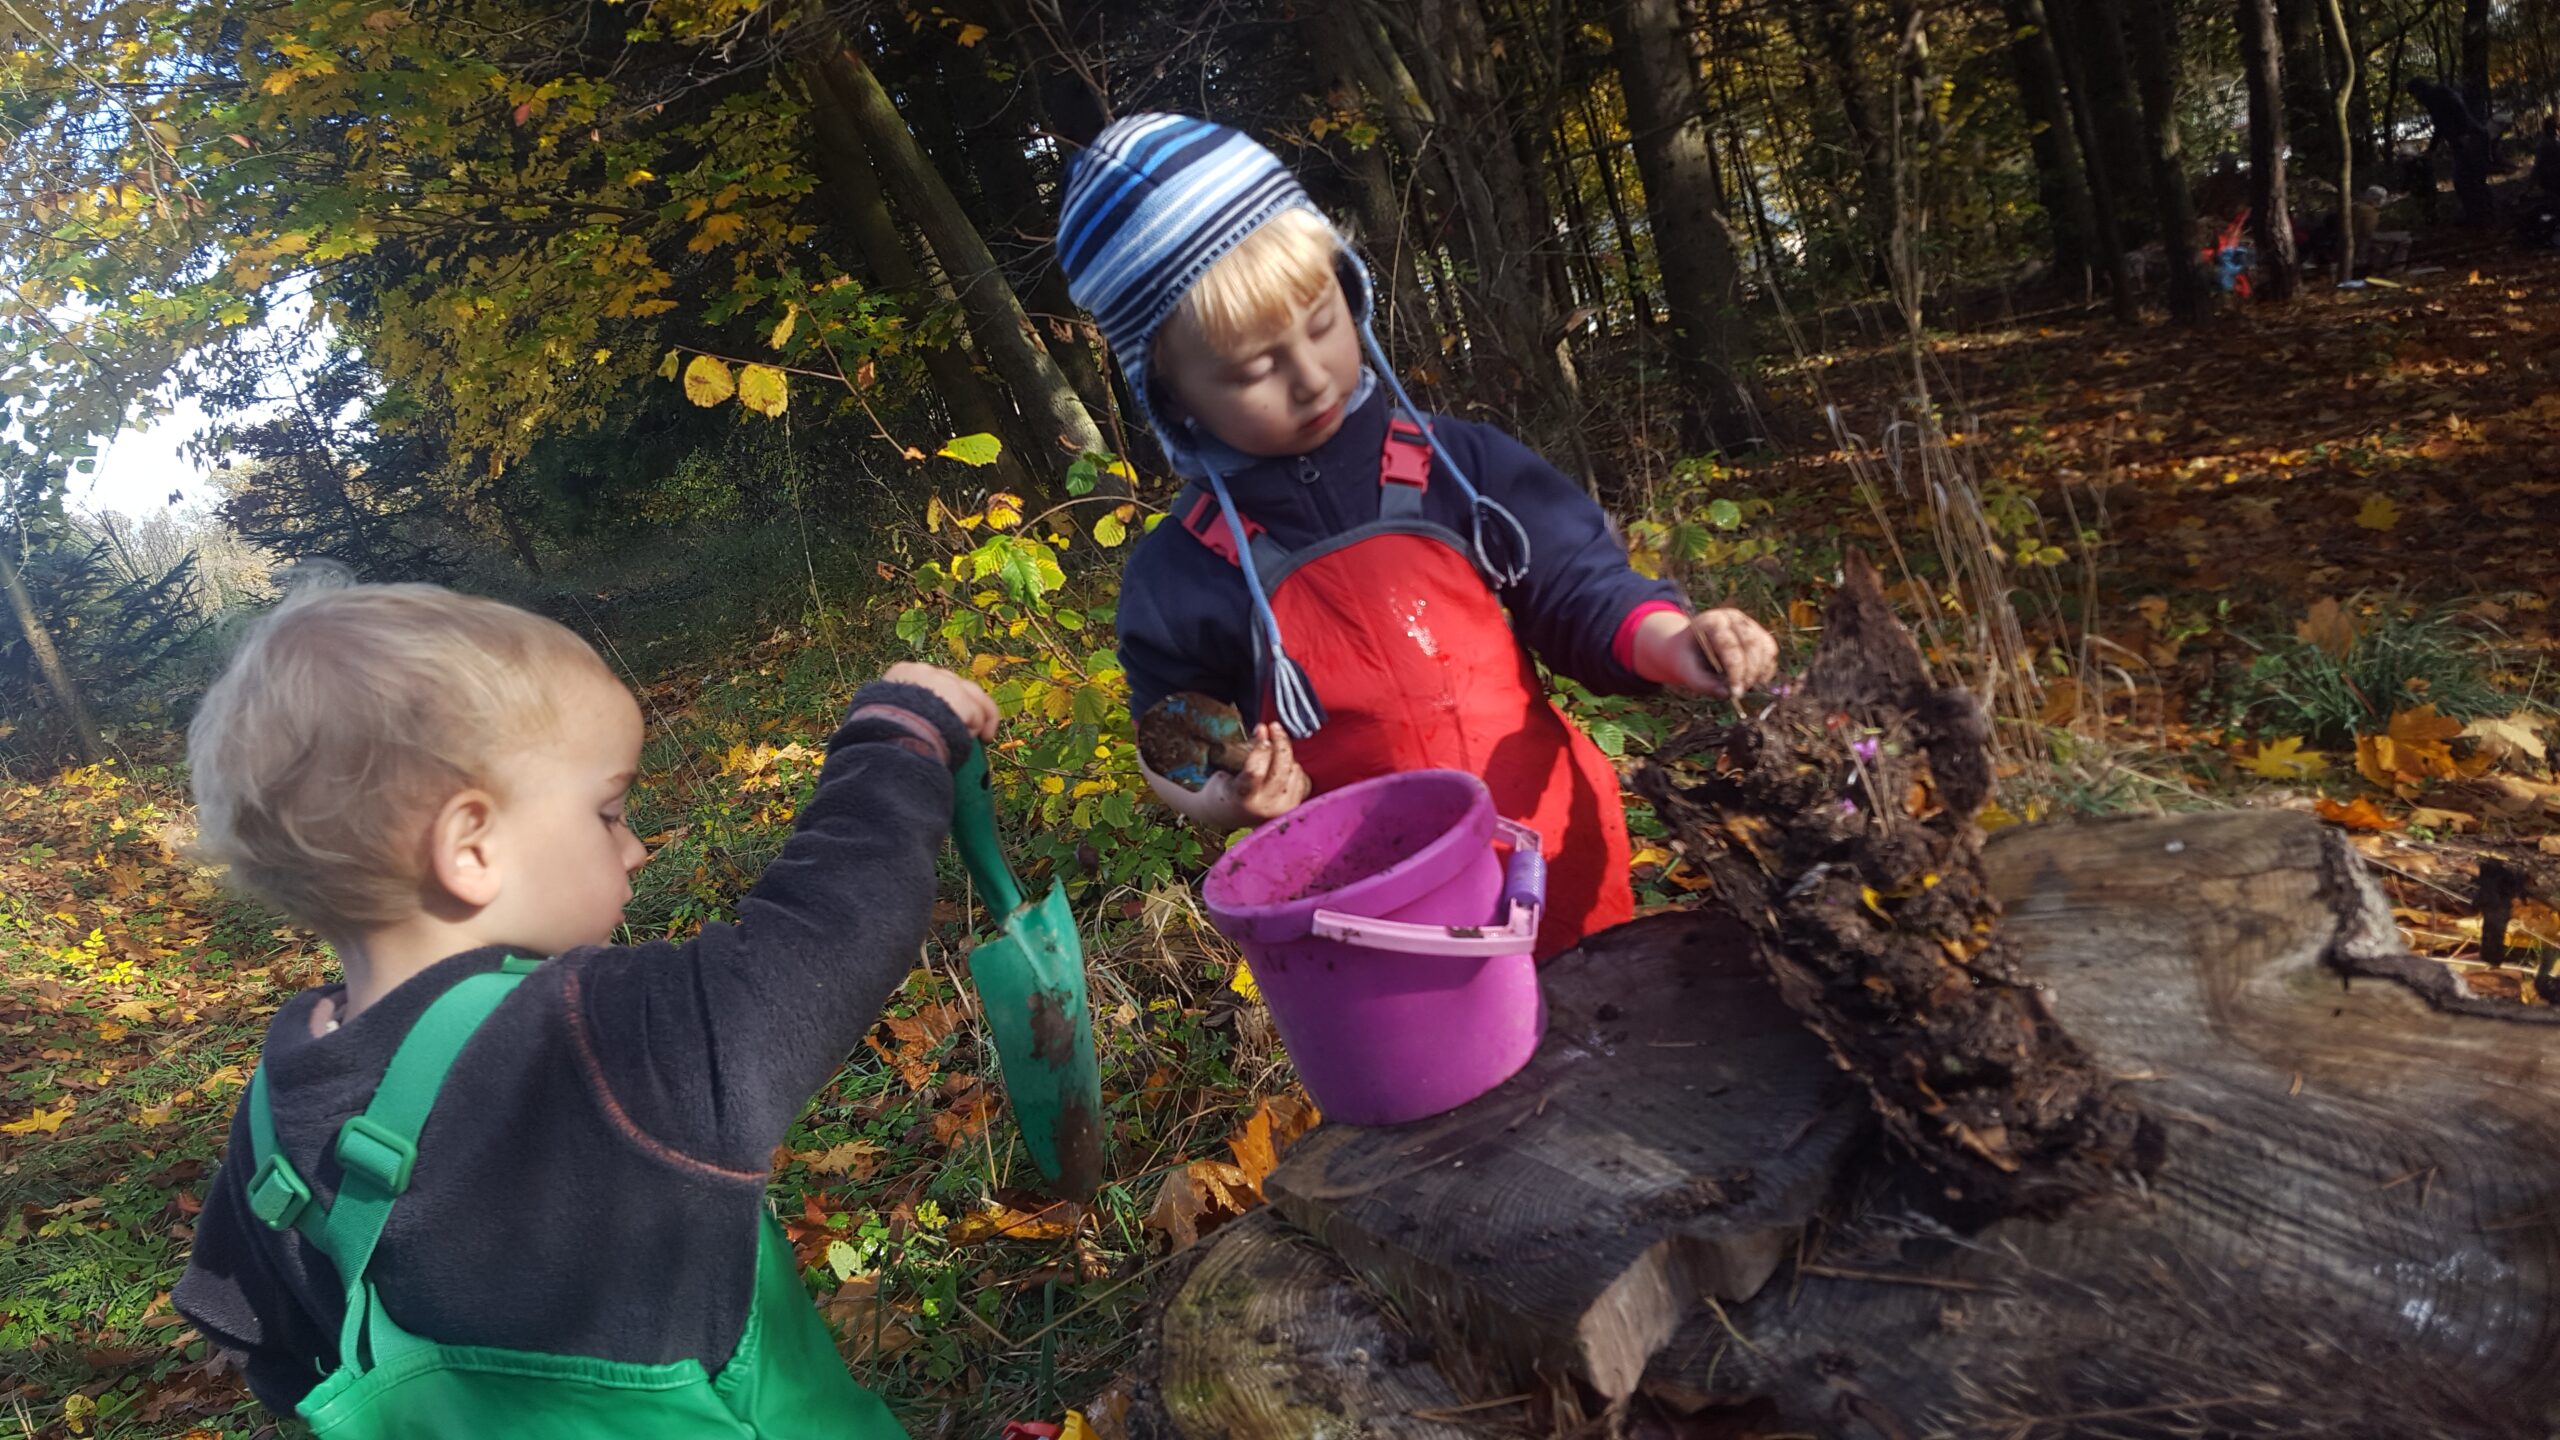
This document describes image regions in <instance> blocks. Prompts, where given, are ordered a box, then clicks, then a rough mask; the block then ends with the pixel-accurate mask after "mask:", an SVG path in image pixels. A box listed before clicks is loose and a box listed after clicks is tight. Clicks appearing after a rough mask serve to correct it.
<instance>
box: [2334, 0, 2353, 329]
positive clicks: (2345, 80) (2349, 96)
mask: <svg viewBox="0 0 2560 1440" xmlns="http://www.w3.org/2000/svg"><path fill="white" fill-rule="evenodd" d="M2327 15H2328V21H2329V41H2330V43H2331V44H2333V45H2335V46H2337V47H2338V89H2337V94H2336V97H2335V100H2334V103H2335V104H2336V106H2337V122H2338V128H2337V135H2338V283H2339V284H2341V285H2344V284H2346V283H2347V282H2348V281H2350V280H2353V279H2354V278H2355V276H2356V136H2355V109H2354V103H2353V102H2354V98H2355V93H2356V46H2355V36H2354V33H2353V32H2352V31H2350V30H2349V29H2348V28H2347V12H2346V10H2345V9H2344V7H2343V0H2327Z"/></svg>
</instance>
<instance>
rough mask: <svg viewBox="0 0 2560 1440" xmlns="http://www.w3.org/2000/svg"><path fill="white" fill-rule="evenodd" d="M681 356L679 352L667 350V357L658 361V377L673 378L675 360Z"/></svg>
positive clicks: (674, 375)
mask: <svg viewBox="0 0 2560 1440" xmlns="http://www.w3.org/2000/svg"><path fill="white" fill-rule="evenodd" d="M683 358H684V357H683V355H682V354H681V353H680V352H677V351H674V350H670V351H668V352H667V358H666V359H664V360H661V361H659V362H658V378H659V379H661V380H673V379H674V378H676V362H677V361H678V360H681V359H683Z"/></svg>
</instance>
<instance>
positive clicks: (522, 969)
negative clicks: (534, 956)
mask: <svg viewBox="0 0 2560 1440" xmlns="http://www.w3.org/2000/svg"><path fill="white" fill-rule="evenodd" d="M541 968H542V962H541V961H540V960H527V959H526V958H524V957H523V956H521V955H510V956H508V957H507V958H506V959H504V960H501V961H499V962H498V969H499V971H500V972H501V973H503V974H508V975H530V974H532V973H533V972H534V971H536V970H539V969H541Z"/></svg>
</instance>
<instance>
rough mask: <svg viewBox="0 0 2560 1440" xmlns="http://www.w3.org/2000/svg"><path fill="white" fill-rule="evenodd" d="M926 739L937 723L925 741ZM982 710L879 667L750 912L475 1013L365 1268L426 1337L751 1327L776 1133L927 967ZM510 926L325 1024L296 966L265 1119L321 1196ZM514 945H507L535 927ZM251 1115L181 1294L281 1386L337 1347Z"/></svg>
mask: <svg viewBox="0 0 2560 1440" xmlns="http://www.w3.org/2000/svg"><path fill="white" fill-rule="evenodd" d="M936 739H938V741H939V743H938V744H937V743H935V741H936ZM969 744H970V740H969V736H968V734H967V732H966V731H964V730H963V729H962V728H961V726H960V722H959V721H958V719H957V718H956V717H954V716H953V715H952V713H951V711H950V710H949V709H948V708H947V707H945V706H944V705H943V703H942V702H941V701H940V700H939V699H937V698H936V697H935V696H934V695H933V693H932V692H931V691H928V690H924V689H921V688H918V687H916V686H912V685H890V684H872V685H868V686H865V687H864V688H863V690H862V691H861V693H860V694H858V695H856V696H855V697H854V703H853V708H852V710H851V712H850V713H849V715H848V717H847V719H846V722H845V724H844V725H843V726H842V728H840V729H838V730H837V731H836V733H835V736H834V738H833V739H831V740H829V741H828V743H827V758H826V763H825V765H824V767H823V768H822V769H821V770H820V772H819V777H818V787H817V792H816V793H815V794H814V795H812V796H811V797H810V800H809V803H808V804H807V805H806V806H805V807H803V808H802V810H801V812H800V817H799V821H798V826H797V828H796V830H795V831H794V832H793V834H792V836H791V839H790V841H789V842H788V843H787V844H785V845H784V846H783V849H782V854H781V855H780V856H779V857H778V858H776V859H775V860H774V861H773V863H772V864H770V865H768V866H766V867H765V871H764V874H763V876H762V877H761V878H760V879H759V880H758V881H757V882H756V886H755V888H754V889H753V890H752V891H750V892H748V894H747V895H746V897H745V898H744V899H742V900H740V901H739V903H738V919H737V921H736V923H734V924H713V925H706V926H704V927H703V929H702V933H701V934H700V935H699V936H698V937H696V938H695V939H692V940H689V941H686V942H684V943H682V944H676V943H671V942H667V943H658V944H650V945H636V946H614V945H596V946H588V947H585V948H582V949H578V950H572V951H569V952H568V953H566V954H563V955H559V956H556V957H553V958H552V959H551V960H550V961H549V962H548V963H546V964H544V965H543V966H542V967H541V968H540V969H538V970H536V971H534V972H533V973H532V974H531V975H529V976H527V977H526V978H525V980H524V981H523V983H521V984H519V985H518V986H517V987H516V989H515V990H514V992H513V993H511V994H510V995H508V997H507V998H506V999H505V1000H504V1001H503V1002H501V1003H500V1004H499V1006H498V1008H497V1009H496V1010H495V1011H494V1012H492V1013H491V1014H490V1016H489V1018H488V1020H487V1021H486V1022H485V1023H484V1024H483V1025H482V1026H481V1027H480V1030H479V1031H478V1033H476V1034H475V1035H473V1036H472V1038H471V1042H470V1044H469V1045H468V1046H466V1047H465V1048H464V1050H463V1052H462V1054H461V1056H460V1058H458V1059H457V1060H456V1061H455V1062H454V1066H453V1069H452V1071H451V1073H450V1074H448V1075H447V1077H446V1079H445V1084H444V1089H443V1091H442V1092H441V1093H440V1094H439V1095H438V1097H437V1100H436V1106H435V1110H434V1112H433V1113H432V1114H430V1115H429V1116H428V1118H427V1124H426V1129H425V1130H424V1131H423V1132H422V1133H421V1134H420V1136H419V1140H418V1161H417V1172H416V1178H415V1179H414V1180H413V1181H412V1183H411V1185H410V1188H409V1190H408V1193H406V1194H404V1195H402V1196H401V1197H400V1199H399V1201H398V1202H397V1203H396V1204H394V1205H393V1207H392V1210H391V1219H390V1222H389V1224H388V1225H387V1226H386V1227H385V1228H384V1230H383V1234H382V1244H381V1248H380V1249H379V1250H378V1251H376V1252H375V1255H374V1259H373V1264H372V1267H371V1268H372V1274H373V1277H374V1282H375V1285H376V1286H377V1288H378V1290H379V1292H380V1294H381V1296H382V1299H383V1304H384V1307H385V1308H386V1309H388V1310H389V1311H390V1312H391V1316H392V1318H393V1319H395V1320H397V1321H399V1322H400V1324H401V1325H402V1326H403V1327H405V1328H407V1329H408V1330H410V1331H411V1332H412V1333H414V1334H418V1335H423V1336H426V1337H428V1338H430V1339H434V1340H438V1341H442V1342H445V1343H447V1344H459V1345H492V1346H502V1347H506V1348H509V1349H518V1350H544V1351H551V1352H554V1353H558V1354H570V1355H592V1356H597V1357H601V1358H603V1359H608V1360H624V1361H636V1362H641V1363H658V1362H663V1361H670V1360H680V1359H686V1358H691V1359H696V1360H699V1361H701V1362H702V1364H703V1366H704V1367H705V1368H706V1369H709V1370H711V1371H713V1372H715V1373H716V1372H717V1371H718V1370H719V1368H720V1367H721V1366H722V1365H723V1364H725V1363H727V1361H728V1359H729V1354H730V1351H731V1350H732V1349H733V1348H734V1347H735V1346H736V1344H737V1342H738V1337H739V1334H740V1332H741V1331H742V1330H743V1329H744V1328H745V1325H746V1318H747V1306H748V1301H749V1297H750V1295H751V1294H752V1292H753V1290H754V1288H755V1259H756V1230H757V1226H758V1224H759V1223H760V1219H761V1216H762V1214H763V1212H764V1208H765V1180H766V1176H767V1173H768V1172H769V1170H770V1169H771V1165H772V1156H773V1150H774V1147H775V1146H776V1145H779V1144H780V1143H781V1142H782V1139H783V1136H784V1134H785V1132H786V1131H788V1129H789V1128H790V1126H791V1123H792V1121H793V1120H794V1119H795V1118H797V1117H798V1115H799V1114H800V1111H801V1109H802V1107H804V1106H805V1105H807V1104H808V1102H809V1097H810V1096H811V1095H813V1094H815V1093H816V1092H817V1090H818V1089H819V1087H821V1086H822V1085H824V1084H826V1082H827V1080H828V1078H829V1077H830V1076H832V1075H834V1074H835V1072H836V1070H837V1068H838V1067H839V1066H841V1065H842V1064H843V1063H844V1060H845V1056H846V1054H847V1053H848V1052H850V1051H852V1050H853V1049H854V1048H855V1047H856V1046H858V1045H859V1044H860V1043H861V1040H862V1035H863V1032H864V1031H865V1030H866V1029H868V1028H869V1027H870V1025H871V1024H872V1022H873V1021H874V1019H875V1018H876V1017H877V1016H878V1014H879V1012H880V1006H881V1003H882V1002H883V1001H885V1000H886V999H887V998H888V996H889V993H890V992H891V991H892V990H894V989H895V988H896V987H897V985H898V983H899V981H900V980H902V979H903V978H904V977H905V976H906V974H907V971H908V969H909V968H910V967H911V966H913V965H914V964H915V961H916V956H917V953H918V950H919V949H920V947H921V946H922V944H923V942H924V936H925V929H926V925H927V923H928V917H929V913H930V911H931V909H932V905H933V893H934V856H935V852H936V851H938V850H939V849H940V848H941V845H942V839H943V835H944V832H945V831H946V829H947V828H948V827H949V824H950V819H951V783H952V782H951V764H952V763H953V762H954V761H956V760H957V759H959V758H963V757H965V756H966V755H967V754H968V747H969ZM508 953H509V952H508V950H507V949H506V948H505V947H503V946H501V947H494V948H490V949H485V950H471V951H466V952H464V953H462V954H459V955H454V956H451V957H449V958H447V959H444V960H441V961H438V962H437V963H436V964H435V965H434V966H433V967H431V968H429V969H427V970H426V971H423V972H422V973H420V974H418V975H416V976H414V977H413V978H411V979H410V980H409V981H408V982H407V983H406V984H404V985H402V986H400V987H399V988H398V989H396V990H394V991H392V992H391V993H390V994H389V995H386V996H384V997H383V998H382V999H381V1001H379V1002H378V1003H376V1004H375V1005H373V1006H372V1007H371V1008H369V1009H367V1010H365V1011H364V1012H363V1013H361V1014H359V1015H357V1016H356V1017H355V1018H354V1019H353V1020H350V1021H348V1022H347V1023H346V1024H345V1025H344V1026H342V1027H340V1028H339V1029H337V1030H335V1031H332V1032H330V1033H329V1034H326V1035H321V1036H317V1037H315V1036H313V1035H312V1033H311V1012H312V1007H313V1006H314V1005H317V1004H319V1003H320V1002H321V1001H323V1000H324V999H327V998H329V997H331V996H333V995H335V994H336V993H338V992H339V991H340V990H342V989H343V988H344V987H343V986H336V985H329V986H323V987H320V988H319V989H315V990H306V991H304V992H303V993H301V994H300V995H297V996H295V997H294V998H293V999H292V1000H290V1001H288V1002H286V1004H285V1007H284V1010H283V1012H282V1013H281V1014H279V1015H278V1016H277V1017H276V1019H275V1023H274V1024H273V1025H272V1026H270V1027H269V1028H268V1031H267V1040H266V1051H265V1056H264V1063H265V1065H266V1067H267V1083H268V1085H269V1087H270V1104H271V1106H272V1107H273V1109H274V1112H275V1119H276V1133H277V1138H278V1140H279V1143H281V1144H282V1146H283V1148H284V1151H285V1154H286V1156H287V1158H289V1159H290V1160H291V1161H292V1163H293V1165H294V1168H295V1169H297V1170H298V1171H300V1172H301V1174H302V1176H303V1177H304V1179H305V1180H306V1181H307V1182H308V1183H309V1184H310V1186H311V1188H312V1192H313V1194H314V1196H315V1197H317V1198H318V1199H320V1200H322V1201H326V1200H328V1199H329V1198H330V1197H332V1196H334V1195H335V1194H336V1192H337V1187H338V1182H339V1177H340V1170H339V1167H338V1164H337V1161H336V1158H335V1155H334V1143H335V1140H336V1137H337V1133H338V1129H339V1127H340V1126H341V1125H343V1124H344V1123H345V1122H346V1120H347V1117H349V1116H350V1115H353V1114H356V1113H357V1112H359V1111H361V1110H362V1109H363V1108H364V1106H365V1105H366V1103H367V1102H369V1101H370V1100H371V1099H372V1097H373V1092H374V1089H375V1087H377V1086H378V1085H380V1084H381V1081H382V1074H383V1071H384V1069H385V1068H386V1067H387V1066H388V1065H389V1064H390V1061H391V1054H392V1051H393V1050H394V1049H395V1048H397V1046H398V1045H399V1043H400V1040H401V1037H403V1036H404V1035H406V1034H407V1033H408V1030H409V1027H410V1025H411V1024H412V1023H414V1022H415V1021H416V1020H417V1018H418V1016H419V1015H420V1014H422V1013H424V1012H425V1010H426V1008H427V1006H428V1004H429V1003H431V1002H432V1001H434V1000H435V999H436V997H438V996H440V995H442V994H443V993H444V992H445V991H446V990H448V989H451V988H452V987H453V986H454V985H455V984H456V983H457V982H459V981H461V980H462V979H464V978H465V977H467V976H471V975H477V974H481V973H483V972H486V971H489V970H494V969H496V968H497V967H498V963H499V961H500V960H502V959H503V958H504V957H505V956H506V955H507V954H508ZM519 953H520V952H519ZM249 1155H250V1147H249V1131H248V1122H247V1119H246V1117H245V1116H244V1115H242V1114H239V1113H234V1115H233V1116H232V1122H231V1140H230V1149H229V1152H228V1154H227V1155H226V1157H225V1158H224V1161H223V1164H222V1168H221V1170H220V1171H219V1172H218V1173H217V1174H216V1175H215V1176H214V1180H213V1185H212V1187H211V1189H210V1190H209V1191H208V1193H207V1194H206V1196H205V1202H204V1212H203V1214H202V1215H200V1216H199V1217H198V1218H197V1222H196V1239H195V1253H194V1256H193V1257H192V1258H191V1259H190V1260H189V1262H188V1264H187V1272H186V1275H185V1276H184V1277H183V1278H182V1279H181V1280H180V1281H179V1282H178V1288H177V1292H176V1296H175V1300H176V1304H177V1308H178V1311H179V1313H181V1314H183V1315H185V1316H186V1317H187V1319H188V1320H189V1321H191V1322H193V1324H194V1325H195V1327H196V1328H197V1329H198V1330H201V1331H203V1332H204V1334H205V1335H206V1336H207V1337H208V1338H210V1339H211V1340H213V1341H214V1342H215V1343H217V1344H219V1345H222V1346H224V1347H225V1348H228V1349H231V1350H234V1351H239V1352H244V1353H245V1354H246V1356H247V1357H248V1359H247V1374H248V1379H249V1385H250V1388H251V1389H252V1390H254V1391H255V1392H256V1393H257V1395H258V1398H259V1399H261V1400H263V1401H265V1402H266V1403H267V1405H269V1406H270V1407H272V1408H274V1409H276V1410H278V1411H289V1410H290V1409H291V1408H292V1407H293V1405H294V1404H295V1403H296V1402H298V1401H299V1400H300V1399H301V1398H302V1397H303V1395H304V1394H305V1393H306V1392H308V1391H309V1390H310V1389H311V1387H312V1386H313V1385H314V1384H315V1383H317V1382H318V1381H319V1379H320V1378H321V1377H322V1376H323V1374H324V1373H325V1372H326V1371H327V1370H328V1369H329V1368H331V1367H332V1366H333V1365H334V1363H335V1361H336V1357H337V1349H338V1325H339V1321H340V1319H341V1318H342V1317H343V1315H344V1313H345V1304H344V1299H343V1296H344V1291H343V1290H342V1289H341V1287H340V1284H339V1281H338V1277H337V1272H336V1269H335V1268H334V1267H333V1266H332V1265H331V1264H330V1262H329V1259H328V1257H327V1256H325V1255H323V1254H321V1253H320V1252H319V1251H318V1249H316V1248H315V1247H314V1246H312V1245H311V1243H310V1242H309V1241H307V1240H305V1239H303V1238H302V1236H301V1235H300V1234H298V1233H294V1232H290V1231H287V1232H278V1231H274V1230H270V1229H268V1228H267V1227H266V1226H265V1225H263V1224H261V1223H259V1221H258V1220H257V1219H256V1217H254V1216H253V1215H252V1214H251V1213H250V1211H249V1205H248V1198H247V1195H246V1191H245V1187H246V1182H247V1179H248V1171H249V1167H250V1161H249Z"/></svg>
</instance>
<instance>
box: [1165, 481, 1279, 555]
mask: <svg viewBox="0 0 2560 1440" xmlns="http://www.w3.org/2000/svg"><path fill="white" fill-rule="evenodd" d="M1174 518H1175V519H1176V520H1177V521H1179V522H1180V523H1181V525H1182V528H1183V529H1185V530H1188V531H1190V532H1191V535H1192V538H1193V539H1196V540H1198V541H1199V542H1200V543H1201V544H1203V545H1206V546H1208V547H1209V549H1210V550H1211V551H1213V552H1214V553H1216V554H1217V555H1218V556H1219V557H1220V558H1222V559H1224V560H1225V561H1226V562H1227V563H1228V564H1230V565H1235V564H1240V563H1242V562H1240V561H1238V560H1237V559H1236V532H1235V531H1234V530H1233V529H1231V528H1229V527H1228V525H1227V517H1226V516H1225V515H1223V514H1220V513H1219V511H1218V497H1217V496H1215V495H1212V494H1210V493H1209V491H1208V487H1206V486H1203V485H1194V486H1191V487H1190V488H1189V489H1186V490H1184V491H1183V492H1182V494H1181V496H1180V497H1179V498H1178V499H1176V500H1175V501H1174ZM1241 518H1243V520H1244V533H1245V538H1246V539H1248V540H1251V539H1254V538H1256V537H1259V536H1260V535H1261V534H1262V533H1263V532H1262V526H1261V525H1260V524H1259V523H1257V522H1256V521H1255V520H1254V519H1253V518H1252V517H1250V516H1245V517H1241Z"/></svg>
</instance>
